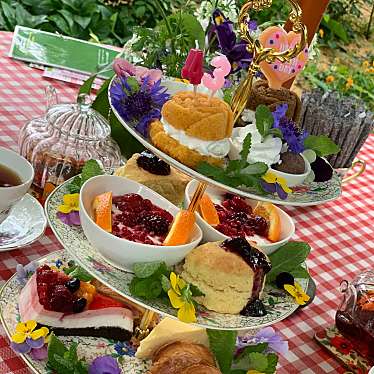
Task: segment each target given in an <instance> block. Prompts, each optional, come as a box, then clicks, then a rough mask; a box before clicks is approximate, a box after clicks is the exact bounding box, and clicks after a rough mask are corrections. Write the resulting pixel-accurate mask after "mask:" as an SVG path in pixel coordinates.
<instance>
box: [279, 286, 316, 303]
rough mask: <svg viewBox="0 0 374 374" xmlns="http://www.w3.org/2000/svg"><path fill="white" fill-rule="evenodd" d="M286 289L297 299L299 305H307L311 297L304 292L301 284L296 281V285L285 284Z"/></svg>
mask: <svg viewBox="0 0 374 374" xmlns="http://www.w3.org/2000/svg"><path fill="white" fill-rule="evenodd" d="M284 289H285V290H286V291H287V292H288V293H289V294H290V295H291V296H293V297H294V298H295V300H296V302H297V303H298V304H299V305H305V304H306V303H307V302H308V301H309V299H310V297H309V296H308V295H307V294H306V293H305V292H304V290H303V289H302V288H301V286H300V284H299V283H297V282H296V281H295V283H294V285H291V284H285V285H284Z"/></svg>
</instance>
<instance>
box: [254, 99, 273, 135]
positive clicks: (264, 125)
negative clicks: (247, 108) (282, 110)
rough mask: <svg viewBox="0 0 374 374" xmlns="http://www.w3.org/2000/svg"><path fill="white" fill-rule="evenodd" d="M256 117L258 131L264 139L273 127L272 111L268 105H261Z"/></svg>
mask: <svg viewBox="0 0 374 374" xmlns="http://www.w3.org/2000/svg"><path fill="white" fill-rule="evenodd" d="M255 116H256V127H257V130H258V132H259V133H260V134H261V135H262V136H263V137H264V136H266V135H267V134H268V132H269V130H270V129H271V127H272V126H273V123H274V118H273V115H272V114H271V111H270V109H269V108H268V107H267V106H266V105H263V104H260V105H259V106H258V107H257V108H256V114H255Z"/></svg>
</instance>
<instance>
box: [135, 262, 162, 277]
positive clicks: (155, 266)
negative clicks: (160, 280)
mask: <svg viewBox="0 0 374 374" xmlns="http://www.w3.org/2000/svg"><path fill="white" fill-rule="evenodd" d="M162 265H165V267H166V264H165V262H163V261H153V262H138V263H136V264H134V265H133V268H132V270H133V271H134V273H135V276H136V277H138V278H148V277H150V276H151V275H152V274H154V273H155V272H156V271H157V270H159V268H160V267H161V266H162Z"/></svg>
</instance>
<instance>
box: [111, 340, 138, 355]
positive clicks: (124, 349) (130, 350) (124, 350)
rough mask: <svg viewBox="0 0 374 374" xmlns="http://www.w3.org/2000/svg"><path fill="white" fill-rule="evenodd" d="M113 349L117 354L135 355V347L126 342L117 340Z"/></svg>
mask: <svg viewBox="0 0 374 374" xmlns="http://www.w3.org/2000/svg"><path fill="white" fill-rule="evenodd" d="M114 350H115V351H116V352H117V354H118V355H119V356H132V357H133V356H135V352H136V349H134V347H133V346H132V345H131V344H130V343H127V342H117V343H116V344H115V345H114Z"/></svg>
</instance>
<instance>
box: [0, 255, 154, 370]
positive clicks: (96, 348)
mask: <svg viewBox="0 0 374 374" xmlns="http://www.w3.org/2000/svg"><path fill="white" fill-rule="evenodd" d="M57 259H62V260H67V259H66V256H65V255H64V254H63V251H57V252H53V253H50V254H49V255H47V256H44V257H42V258H40V259H39V260H37V263H38V264H43V263H54V262H55V261H56V260H57ZM21 290H22V286H21V285H20V283H19V282H18V281H17V278H16V275H13V276H12V277H11V278H10V279H9V280H8V281H7V282H6V283H5V284H4V285H3V287H2V288H1V290H0V320H1V323H2V324H3V326H4V330H5V332H6V334H7V336H8V338H9V339H10V336H11V335H12V333H13V330H14V328H15V326H16V324H17V323H18V322H19V312H18V297H19V294H20V291H21ZM59 338H60V339H61V340H62V341H63V342H64V343H65V344H67V345H70V344H71V343H72V342H77V343H78V355H79V356H80V357H81V358H85V359H86V361H87V362H88V363H90V362H91V361H93V360H94V359H95V358H96V357H98V356H104V355H111V356H113V357H115V358H117V359H118V363H119V366H120V368H121V370H122V372H123V373H128V374H130V373H131V374H144V373H146V372H147V370H148V369H149V367H150V363H149V362H148V361H145V360H141V359H138V358H136V357H134V354H135V351H134V349H133V348H132V347H130V346H127V344H126V343H122V342H116V341H113V340H110V339H104V338H90V337H83V336H70V337H68V336H66V337H62V336H60V337H59ZM20 356H21V357H22V359H23V360H24V361H25V362H26V364H27V365H28V366H29V368H30V369H31V371H32V372H33V373H35V374H44V373H49V371H48V369H47V368H46V362H45V361H37V360H33V359H32V358H31V356H30V355H28V354H20Z"/></svg>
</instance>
